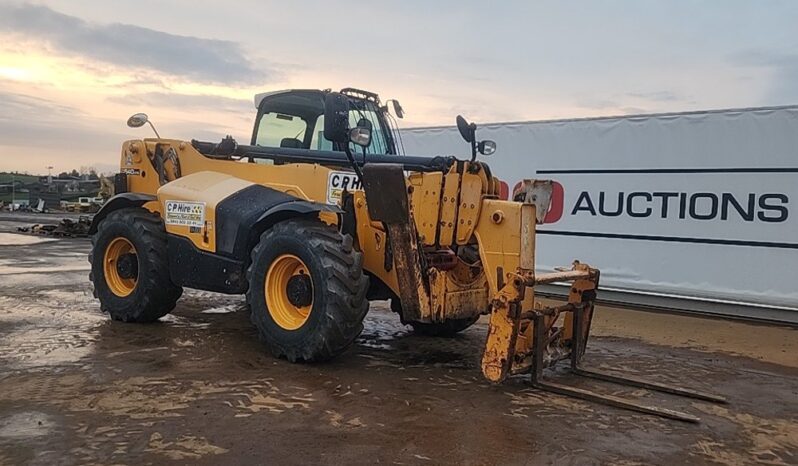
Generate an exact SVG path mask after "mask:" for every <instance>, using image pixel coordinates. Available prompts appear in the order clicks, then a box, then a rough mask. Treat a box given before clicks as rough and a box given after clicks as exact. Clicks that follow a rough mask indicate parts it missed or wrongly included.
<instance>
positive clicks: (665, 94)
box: [626, 91, 682, 102]
mask: <svg viewBox="0 0 798 466" xmlns="http://www.w3.org/2000/svg"><path fill="white" fill-rule="evenodd" d="M626 95H628V96H629V97H635V98H638V99H643V100H651V101H654V102H675V101H677V100H682V99H681V97H679V96H678V95H676V94H675V93H674V92H671V91H652V92H629V93H628V94H626Z"/></svg>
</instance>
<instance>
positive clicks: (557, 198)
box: [502, 181, 565, 223]
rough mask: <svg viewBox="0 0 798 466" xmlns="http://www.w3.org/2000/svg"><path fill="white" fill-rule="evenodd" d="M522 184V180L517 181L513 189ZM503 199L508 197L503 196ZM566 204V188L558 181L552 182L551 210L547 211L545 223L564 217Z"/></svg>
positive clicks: (555, 221) (554, 221)
mask: <svg viewBox="0 0 798 466" xmlns="http://www.w3.org/2000/svg"><path fill="white" fill-rule="evenodd" d="M502 185H503V186H502V194H504V186H506V184H505V183H504V182H503V181H502ZM519 186H521V182H520V181H519V182H518V183H516V185H515V187H514V188H513V191H515V190H516V189H518V187H519ZM502 199H507V198H506V197H503V198H502ZM564 204H565V189H563V187H562V185H561V184H560V183H558V182H556V181H552V182H551V202H550V203H549V211H548V212H546V218H544V219H543V223H557V221H559V220H560V219H561V218H562V213H563V206H564Z"/></svg>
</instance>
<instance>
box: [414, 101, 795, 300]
mask: <svg viewBox="0 0 798 466" xmlns="http://www.w3.org/2000/svg"><path fill="white" fill-rule="evenodd" d="M477 138H478V139H493V140H495V141H496V142H497V145H498V150H497V151H496V154H495V155H493V156H492V157H491V158H490V159H485V160H486V161H487V162H489V164H490V166H491V169H492V170H493V172H494V174H495V175H496V176H498V177H499V178H501V179H502V180H503V181H505V182H507V183H508V185H509V186H510V189H512V187H513V186H514V185H515V183H517V182H518V181H519V180H521V179H523V178H538V179H552V180H554V181H556V184H555V192H554V196H553V200H552V205H551V212H550V213H549V216H548V217H547V222H546V224H544V225H541V226H540V227H539V232H540V236H539V237H538V243H537V246H538V257H537V261H538V264H539V265H538V266H539V267H540V268H543V269H547V268H551V267H553V266H557V265H567V264H569V263H570V262H571V260H573V259H577V258H578V259H581V260H583V261H585V262H588V263H590V264H591V265H595V266H597V267H599V268H600V269H601V271H602V276H601V278H602V284H603V285H604V286H606V287H613V288H620V289H627V290H636V291H645V292H654V293H662V294H672V295H680V296H687V297H696V298H708V299H715V300H729V301H735V302H746V303H755V304H762V305H767V306H784V307H790V308H798V286H796V281H795V274H794V272H793V270H794V268H795V264H798V207H797V206H796V203H798V106H791V107H780V108H767V109H749V110H730V111H715V112H694V113H682V114H667V115H648V116H632V117H620V118H594V119H580V120H562V121H548V122H526V123H506V124H487V125H486V124H483V125H479V126H478V129H477ZM404 143H405V147H406V149H407V153H408V154H412V155H451V154H456V155H459V156H460V157H464V156H467V155H468V154H467V152H468V150H469V149H468V145H467V144H466V143H465V142H464V141H463V140H462V139H461V138H460V136H459V134H458V132H457V130H456V129H455V128H453V127H452V128H449V127H446V128H419V129H411V130H406V131H405V132H404Z"/></svg>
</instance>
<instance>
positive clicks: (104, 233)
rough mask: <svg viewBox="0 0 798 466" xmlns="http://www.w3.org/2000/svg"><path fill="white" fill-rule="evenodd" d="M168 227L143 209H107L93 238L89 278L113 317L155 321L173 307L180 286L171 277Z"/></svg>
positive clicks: (180, 290)
mask: <svg viewBox="0 0 798 466" xmlns="http://www.w3.org/2000/svg"><path fill="white" fill-rule="evenodd" d="M168 257H169V256H168V251H167V242H166V230H165V229H164V226H163V222H162V221H161V218H160V217H159V216H158V214H156V213H153V212H150V211H148V210H146V209H142V208H128V209H120V210H116V211H114V212H111V213H110V214H108V216H107V217H106V218H104V219H103V220H102V221H101V222H100V224H99V225H98V228H97V233H95V234H94V235H93V236H92V237H91V252H90V253H89V263H91V272H90V273H89V280H91V282H92V284H93V285H94V296H95V297H96V298H98V299H99V300H100V307H101V308H102V310H103V311H105V312H107V313H108V314H109V315H110V316H111V318H112V319H114V320H120V321H123V322H153V321H155V320H158V319H159V318H161V317H163V316H165V315H166V314H168V313H169V312H171V310H172V309H174V307H175V304H176V303H177V300H178V299H179V298H180V295H181V294H182V293H183V288H181V287H179V286H177V285H175V284H174V283H172V280H171V279H170V277H169V260H168Z"/></svg>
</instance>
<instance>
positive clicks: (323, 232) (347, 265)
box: [247, 219, 368, 362]
mask: <svg viewBox="0 0 798 466" xmlns="http://www.w3.org/2000/svg"><path fill="white" fill-rule="evenodd" d="M352 243H353V242H352V237H351V236H349V235H342V234H341V233H340V232H339V231H338V230H337V229H336V228H334V227H331V226H329V225H326V224H324V223H322V222H320V221H318V220H311V219H291V220H286V221H283V222H280V223H278V224H276V225H274V226H273V227H272V228H270V229H268V230H266V231H265V232H264V233H263V234H262V235H261V237H260V242H259V243H258V245H257V246H255V247H254V248H253V250H252V254H251V257H252V263H251V265H250V267H249V269H248V270H247V279H248V281H249V290H247V302H248V303H249V306H250V310H251V312H252V314H251V318H252V322H253V323H254V324H255V326H256V327H257V328H258V331H259V333H260V336H261V339H262V340H263V341H264V343H265V344H266V345H267V346H268V348H269V349H270V350H271V352H272V354H274V355H275V356H277V357H285V358H287V359H288V360H289V361H291V362H294V361H324V360H328V359H331V358H333V357H335V356H337V355H339V354H340V353H342V352H343V351H344V350H346V349H347V348H348V347H349V346H350V345H351V344H352V342H353V341H354V340H355V338H357V336H358V335H360V332H361V331H362V330H363V318H364V317H365V315H366V312H367V311H368V300H367V299H366V290H367V289H368V278H367V277H366V276H365V275H364V274H363V267H362V254H361V253H360V252H358V251H356V250H355V249H354V248H353V244H352ZM267 290H268V291H269V292H268V293H267Z"/></svg>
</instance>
